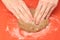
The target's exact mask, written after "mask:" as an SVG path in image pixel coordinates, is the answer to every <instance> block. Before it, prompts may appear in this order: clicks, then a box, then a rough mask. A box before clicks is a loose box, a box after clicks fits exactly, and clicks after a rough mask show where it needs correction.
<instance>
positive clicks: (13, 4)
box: [2, 0, 58, 24]
mask: <svg viewBox="0 0 60 40" xmlns="http://www.w3.org/2000/svg"><path fill="white" fill-rule="evenodd" d="M2 2H3V3H4V5H5V6H6V7H7V8H8V9H9V11H11V12H12V13H13V15H15V16H16V17H17V19H18V20H20V19H21V20H23V21H24V22H27V23H28V22H29V23H30V22H32V21H34V22H35V23H36V24H39V23H40V22H41V21H42V20H44V19H47V18H48V17H49V16H50V14H51V12H52V11H53V10H54V8H55V7H56V6H57V3H58V0H39V3H38V5H37V8H36V9H35V13H34V18H33V16H32V14H31V12H30V9H29V8H28V7H27V6H26V4H25V2H24V1H23V0H2Z"/></svg>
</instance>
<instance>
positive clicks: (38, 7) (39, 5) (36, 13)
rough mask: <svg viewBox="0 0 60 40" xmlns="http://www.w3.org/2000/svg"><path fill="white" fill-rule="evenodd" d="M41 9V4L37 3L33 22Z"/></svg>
mask: <svg viewBox="0 0 60 40" xmlns="http://www.w3.org/2000/svg"><path fill="white" fill-rule="evenodd" d="M41 8H42V3H41V2H40V1H39V3H38V5H37V8H36V10H35V15H34V20H36V17H37V16H38V14H39V12H40V10H41Z"/></svg>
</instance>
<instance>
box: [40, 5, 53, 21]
mask: <svg viewBox="0 0 60 40" xmlns="http://www.w3.org/2000/svg"><path fill="white" fill-rule="evenodd" d="M52 7H53V4H49V5H48V7H47V9H46V11H45V12H44V14H43V16H42V17H41V20H40V22H41V21H42V20H44V19H45V18H46V16H47V15H48V14H49V11H51V9H52Z"/></svg>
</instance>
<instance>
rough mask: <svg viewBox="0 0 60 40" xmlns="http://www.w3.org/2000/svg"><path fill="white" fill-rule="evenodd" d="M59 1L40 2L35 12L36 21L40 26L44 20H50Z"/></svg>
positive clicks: (41, 0) (42, 0)
mask: <svg viewBox="0 0 60 40" xmlns="http://www.w3.org/2000/svg"><path fill="white" fill-rule="evenodd" d="M57 4H58V0H49V1H48V0H39V3H38V6H37V8H36V11H35V15H34V20H35V23H36V24H39V23H40V22H41V21H42V20H44V19H47V18H49V16H50V14H51V12H52V11H53V10H54V8H56V6H57Z"/></svg>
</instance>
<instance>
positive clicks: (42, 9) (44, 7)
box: [36, 4, 48, 24]
mask: <svg viewBox="0 0 60 40" xmlns="http://www.w3.org/2000/svg"><path fill="white" fill-rule="evenodd" d="M47 5H48V4H45V5H43V7H42V8H41V10H40V12H39V14H38V15H37V18H36V24H38V23H39V21H40V19H41V17H42V16H43V14H44V12H45V10H46V8H47Z"/></svg>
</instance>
